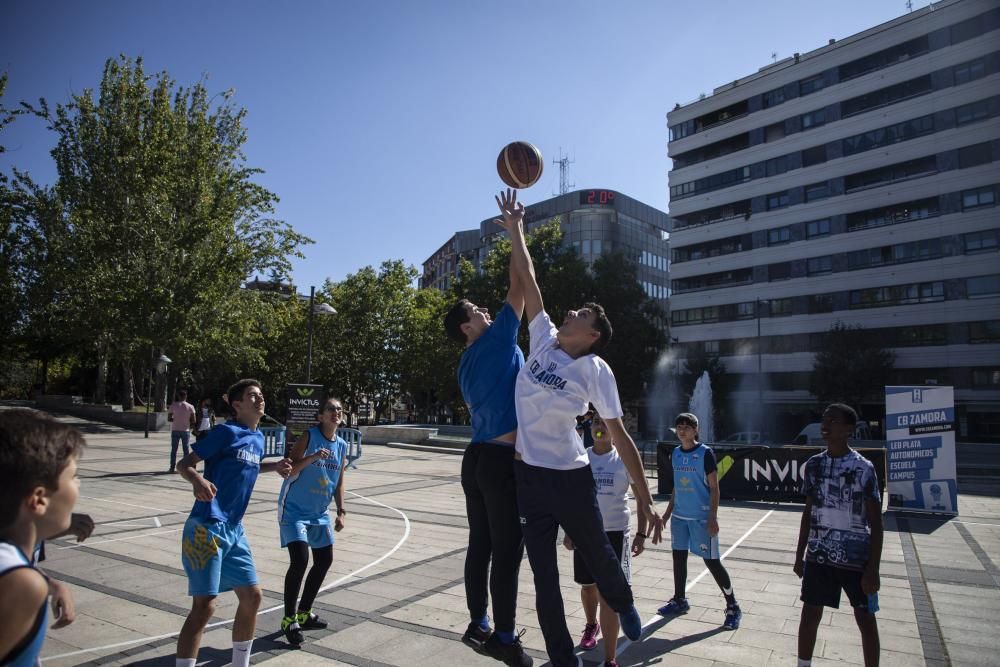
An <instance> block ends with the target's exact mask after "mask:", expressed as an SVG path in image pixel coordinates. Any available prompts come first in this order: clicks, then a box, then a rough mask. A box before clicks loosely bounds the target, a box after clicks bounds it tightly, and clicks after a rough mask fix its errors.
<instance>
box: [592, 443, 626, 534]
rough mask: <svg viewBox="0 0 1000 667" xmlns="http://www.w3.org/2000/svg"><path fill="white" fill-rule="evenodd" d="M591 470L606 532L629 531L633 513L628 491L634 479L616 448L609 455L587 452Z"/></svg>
mask: <svg viewBox="0 0 1000 667" xmlns="http://www.w3.org/2000/svg"><path fill="white" fill-rule="evenodd" d="M587 456H588V457H590V469H591V471H593V473H594V484H596V485H597V504H598V505H599V506H600V507H601V517H602V518H603V519H604V532H609V531H612V530H628V524H629V520H630V519H631V518H632V511H631V510H630V509H629V507H628V489H629V485H630V484H631V483H632V478H631V477H629V475H628V470H626V469H625V462H624V461H622V459H621V457H620V456H618V450H616V449H615V448H614V447H612V448H611V451H610V452H608V453H607V454H598V453H596V452H595V451H594V448H593V447H591V448H589V449H588V450H587Z"/></svg>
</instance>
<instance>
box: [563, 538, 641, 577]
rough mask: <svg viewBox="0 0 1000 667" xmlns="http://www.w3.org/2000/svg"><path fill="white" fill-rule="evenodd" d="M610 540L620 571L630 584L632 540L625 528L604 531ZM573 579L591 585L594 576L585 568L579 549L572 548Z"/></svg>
mask: <svg viewBox="0 0 1000 667" xmlns="http://www.w3.org/2000/svg"><path fill="white" fill-rule="evenodd" d="M604 534H605V535H607V536H608V541H609V542H611V548H612V549H614V550H615V556H617V557H618V562H619V563H621V565H622V572H623V573H624V574H625V580H626V581H627V582H628V584H629V586H631V585H632V542H631V540H630V538H629V531H627V530H609V531H607V532H605V533H604ZM573 581H575V582H576V583H578V584H580V585H581V586H591V585H593V584H594V577H593V575H591V574H590V570H588V569H587V564H586V563H584V562H583V557H582V556H580V551H579V550H577V549H574V550H573Z"/></svg>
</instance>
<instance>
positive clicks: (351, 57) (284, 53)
mask: <svg viewBox="0 0 1000 667" xmlns="http://www.w3.org/2000/svg"><path fill="white" fill-rule="evenodd" d="M913 4H914V7H915V8H919V7H923V6H926V4H927V2H926V0H917V1H915V2H914V3H913ZM906 11H907V8H906V5H905V1H904V0H840V1H839V2H836V3H833V2H828V1H822V2H820V1H818V0H759V1H754V2H748V1H746V0H715V1H714V2H690V1H689V2H683V1H679V0H618V1H616V2H612V1H610V0H608V1H603V2H602V1H598V0H577V1H571V0H534V1H531V0H505V1H504V2H496V1H489V2H488V1H487V0H410V1H408V2H404V1H402V0H353V1H351V2H347V1H340V0H338V1H328V2H319V1H315V0H313V1H309V2H290V1H289V2H272V1H263V0H252V1H251V0H248V1H241V2H237V1H235V0H170V1H169V2H168V1H165V0H161V1H157V2H153V1H135V0H115V1H110V0H108V1H101V0H90V1H87V2H84V1H82V0H78V1H69V0H63V1H49V2H39V1H38V0H13V1H8V2H4V3H3V5H2V6H0V71H3V70H6V71H7V72H8V74H9V76H10V81H9V85H8V90H7V95H6V96H5V102H6V104H7V105H8V106H13V105H14V104H16V103H17V102H18V101H20V100H29V101H37V99H38V98H39V97H45V98H47V99H48V100H49V102H50V103H55V102H65V101H66V100H67V98H68V96H69V93H70V91H77V92H79V91H81V90H82V89H84V88H88V87H90V88H94V87H96V86H97V85H98V84H99V82H100V76H101V71H102V68H103V65H104V61H105V60H106V59H107V58H109V57H115V56H117V55H118V54H120V53H124V54H127V55H129V56H142V57H143V59H144V67H145V68H146V71H147V73H153V72H157V71H160V70H166V71H168V72H169V73H170V75H171V76H172V77H173V78H174V79H175V80H176V81H177V82H178V83H180V84H184V85H189V84H192V83H194V82H196V81H197V80H199V79H201V78H202V77H203V76H207V77H208V81H207V85H208V88H209V90H210V91H211V92H213V93H214V92H222V91H224V90H226V89H228V88H235V91H236V94H235V97H234V98H233V101H234V103H236V104H237V105H239V106H243V107H246V108H247V110H248V112H249V115H248V119H247V127H248V133H249V142H248V145H247V146H246V155H247V162H248V164H249V165H250V166H255V167H260V168H262V169H264V170H265V172H266V173H265V174H263V175H262V176H260V177H259V178H258V182H260V183H261V184H262V185H264V186H266V187H268V188H269V189H271V190H272V191H274V192H275V193H277V194H278V196H279V197H280V198H281V202H280V204H279V206H278V217H279V218H281V219H283V220H285V221H287V222H289V223H290V224H292V225H293V226H294V227H295V228H296V229H297V230H298V231H300V232H302V233H303V234H305V235H307V236H309V237H311V238H312V239H314V240H315V241H316V243H315V244H314V245H310V246H307V247H306V248H305V254H306V258H305V259H302V260H296V261H295V264H294V279H295V282H296V284H297V286H298V288H299V291H300V292H308V287H309V285H310V284H315V285H319V284H321V283H322V282H323V280H325V279H326V278H330V279H333V280H335V281H336V280H341V279H343V278H344V277H345V276H346V275H347V274H349V273H353V272H355V271H357V270H358V269H359V268H361V267H364V266H366V265H374V266H377V265H378V264H380V263H381V262H382V261H383V260H386V259H403V260H405V261H406V262H407V263H410V264H413V265H415V266H417V268H418V269H419V268H420V263H421V262H422V261H423V260H424V259H426V258H427V257H428V256H429V255H430V254H431V253H433V252H434V251H435V250H436V249H437V248H439V247H440V246H441V245H442V244H443V243H444V242H445V241H447V240H448V238H449V237H450V236H451V234H452V233H454V232H455V231H458V230H460V229H471V228H473V227H476V226H477V225H478V223H479V221H480V220H483V219H484V218H486V217H489V216H491V215H493V214H494V213H496V205H495V203H494V202H493V194H494V193H495V192H497V191H498V190H499V188H500V187H501V186H502V183H501V182H500V180H499V178H498V177H497V175H496V156H497V153H498V152H499V150H500V148H501V147H502V146H503V145H504V144H506V143H508V142H509V141H512V140H515V139H525V140H528V141H531V142H532V143H534V144H535V145H536V146H538V147H539V148H540V149H541V151H542V154H543V155H544V157H545V160H546V164H545V173H544V175H543V177H542V180H541V181H540V182H539V183H538V184H537V185H535V186H534V187H532V188H531V189H529V190H526V191H524V192H523V193H522V195H521V196H522V199H523V200H524V201H525V202H526V203H532V202H535V201H540V200H543V199H547V198H548V197H550V196H551V195H552V194H553V193H555V192H557V191H558V188H559V168H558V166H556V165H554V164H552V160H553V159H555V158H558V156H559V151H560V148H561V149H562V150H563V151H564V153H566V154H568V156H569V157H570V158H571V159H573V160H575V162H574V163H573V164H572V165H571V167H570V182H571V183H575V185H576V188H584V187H602V188H611V189H615V190H618V191H620V192H622V193H624V194H627V195H629V196H631V197H634V198H636V199H638V200H640V201H643V202H645V203H647V204H649V205H651V206H655V207H656V208H659V209H661V210H666V209H667V208H668V204H667V172H668V171H669V169H670V161H669V159H668V158H667V127H666V113H667V111H668V110H669V109H671V108H673V106H674V104H675V103H676V102H681V103H685V102H689V101H691V100H693V99H696V98H697V97H698V95H699V94H700V93H706V94H711V92H712V89H713V88H715V87H716V86H719V85H721V84H724V83H727V82H731V81H733V80H734V79H737V78H740V77H743V76H746V75H748V74H751V73H753V72H756V71H757V69H759V68H760V67H762V66H764V65H767V64H768V63H770V62H771V54H772V53H777V57H778V58H779V59H780V58H785V57H788V56H790V55H791V54H792V53H793V52H802V53H805V52H807V51H811V50H813V49H816V48H819V47H821V46H823V45H825V44H826V43H827V40H828V39H830V38H837V39H842V38H844V37H847V36H849V35H852V34H854V33H857V32H860V31H862V30H865V29H867V28H870V27H872V26H875V25H877V24H879V23H883V22H885V21H888V20H891V19H893V18H895V17H897V16H900V15H902V14H904V13H906ZM2 141H3V143H4V144H5V145H6V146H7V149H8V153H6V154H5V155H3V156H0V169H2V170H9V169H10V167H11V166H17V167H19V168H21V169H26V170H28V171H29V172H30V173H31V174H32V176H33V177H34V178H35V179H36V180H38V181H40V182H43V183H52V182H53V180H54V178H55V168H54V165H53V163H52V160H51V157H50V156H49V151H50V150H51V148H52V146H53V144H54V136H53V135H52V134H51V133H49V132H48V131H47V130H45V128H44V127H43V125H42V123H41V122H40V121H38V120H36V119H33V118H26V117H21V118H20V119H19V120H17V121H16V122H15V123H14V124H13V125H12V126H8V130H7V131H5V132H4V135H3V137H2Z"/></svg>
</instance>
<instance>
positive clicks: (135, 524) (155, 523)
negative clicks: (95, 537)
mask: <svg viewBox="0 0 1000 667" xmlns="http://www.w3.org/2000/svg"><path fill="white" fill-rule="evenodd" d="M152 519H153V520H152V524H153V525H149V523H144V522H142V521H134V520H132V519H125V520H122V521H108V522H107V523H101V524H98V525H99V526H130V527H132V528H163V524H162V523H160V517H158V516H154V517H152Z"/></svg>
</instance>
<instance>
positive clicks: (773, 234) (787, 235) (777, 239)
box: [767, 227, 792, 245]
mask: <svg viewBox="0 0 1000 667" xmlns="http://www.w3.org/2000/svg"><path fill="white" fill-rule="evenodd" d="M791 240H792V229H791V227H778V228H777V229H769V230H767V245H782V244H784V243H788V242H789V241H791Z"/></svg>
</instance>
